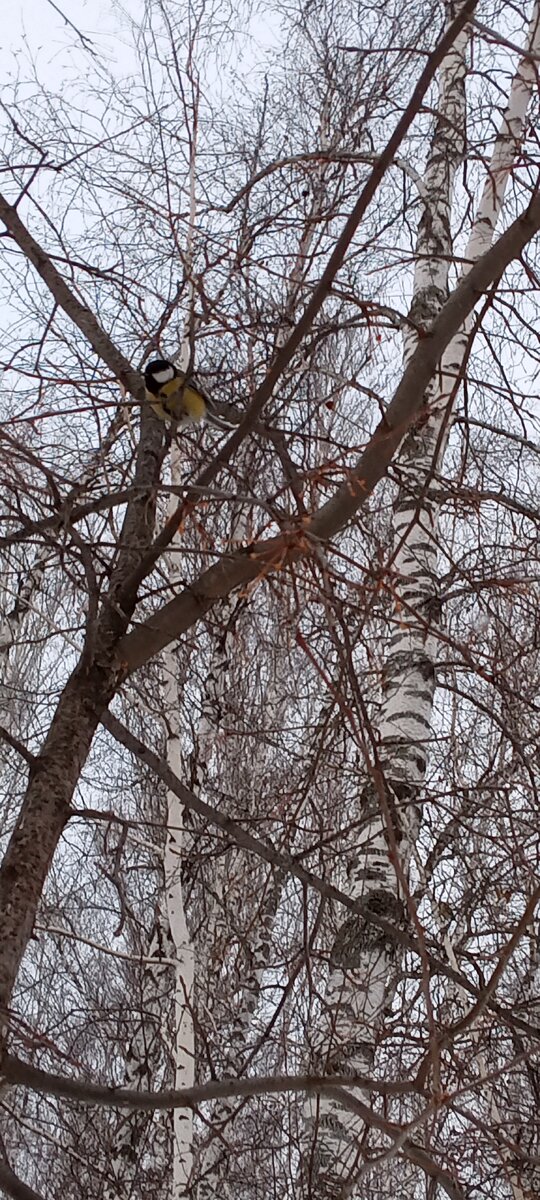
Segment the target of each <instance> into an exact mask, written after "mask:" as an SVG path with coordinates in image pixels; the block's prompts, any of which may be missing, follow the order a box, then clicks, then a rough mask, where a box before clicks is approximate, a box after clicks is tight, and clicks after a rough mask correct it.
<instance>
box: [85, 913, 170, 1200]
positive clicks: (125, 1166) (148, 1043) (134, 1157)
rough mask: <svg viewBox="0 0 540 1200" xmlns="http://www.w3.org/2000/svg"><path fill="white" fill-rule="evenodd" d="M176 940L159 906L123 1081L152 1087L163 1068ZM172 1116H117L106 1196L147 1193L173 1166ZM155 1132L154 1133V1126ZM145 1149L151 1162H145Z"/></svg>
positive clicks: (120, 1199) (118, 1199)
mask: <svg viewBox="0 0 540 1200" xmlns="http://www.w3.org/2000/svg"><path fill="white" fill-rule="evenodd" d="M173 953H174V946H173V945H172V943H171V939H170V934H169V928H168V919H167V917H166V915H165V914H164V913H163V911H162V909H161V907H158V910H157V912H156V919H155V923H154V930H153V933H152V936H151V939H150V943H149V948H148V957H149V959H151V961H150V962H147V963H146V964H145V966H144V969H143V970H142V978H141V1016H140V1019H139V1020H138V1021H137V1023H136V1026H135V1030H134V1033H133V1037H132V1038H131V1040H130V1041H129V1043H128V1045H127V1046H126V1049H125V1061H126V1070H125V1076H124V1080H123V1081H122V1082H123V1086H124V1087H128V1088H134V1089H138V1090H140V1089H144V1090H148V1089H153V1088H156V1087H157V1086H158V1085H159V1075H160V1072H161V1074H163V1038H162V1026H163V1013H164V1011H165V1012H166V1011H167V1009H168V1006H169V997H170V993H171V963H172V961H173ZM167 1124H168V1123H167V1121H166V1120H165V1121H164V1120H163V1119H159V1118H158V1119H157V1120H156V1119H155V1116H152V1115H150V1114H147V1113H146V1114H145V1113H137V1112H126V1113H123V1114H122V1115H119V1116H118V1119H117V1124H116V1129H115V1131H114V1135H113V1138H112V1141H111V1146H110V1150H109V1154H108V1171H109V1179H108V1181H107V1183H106V1184H105V1186H104V1190H103V1200H125V1198H126V1197H128V1196H133V1197H134V1196H137V1195H142V1192H143V1189H144V1187H145V1185H146V1186H147V1184H148V1179H149V1176H153V1177H154V1178H155V1179H157V1180H159V1181H160V1182H162V1181H163V1180H167V1178H168V1175H169V1172H170V1161H169V1159H170V1137H169V1131H168V1128H167ZM150 1126H151V1128H152V1132H151V1136H149V1127H150ZM143 1155H144V1158H145V1159H146V1160H147V1162H146V1163H145V1164H144V1165H143Z"/></svg>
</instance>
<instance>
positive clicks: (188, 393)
mask: <svg viewBox="0 0 540 1200" xmlns="http://www.w3.org/2000/svg"><path fill="white" fill-rule="evenodd" d="M157 402H158V403H159V404H160V407H161V408H163V411H164V415H165V417H168V418H169V419H170V418H172V419H173V420H175V421H180V420H181V419H182V417H185V416H188V417H190V418H191V420H192V421H202V419H203V417H204V415H205V413H206V403H205V400H204V396H203V395H202V393H201V392H199V391H198V390H197V388H196V387H194V386H193V384H191V383H182V382H181V381H180V380H179V379H171V381H170V383H164V384H163V387H162V388H160V390H159V395H158V397H157ZM156 408H157V405H156ZM160 415H161V414H160Z"/></svg>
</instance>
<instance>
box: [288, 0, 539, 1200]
mask: <svg viewBox="0 0 540 1200" xmlns="http://www.w3.org/2000/svg"><path fill="white" fill-rule="evenodd" d="M466 40H467V34H466V33H465V32H464V33H463V34H462V35H460V37H459V38H458V40H457V42H456V44H455V45H454V47H453V49H452V51H451V52H450V53H449V54H448V56H447V58H446V59H445V61H444V63H443V64H442V67H441V71H440V96H439V116H438V120H437V124H436V128H435V132H434V138H433V143H432V150H431V153H430V158H429V162H428V166H427V171H426V175H425V181H424V194H425V195H424V203H425V209H424V214H423V218H422V221H421V223H420V227H419V230H418V241H417V251H418V266H417V269H416V273H415V280H414V292H413V302H412V306H411V317H412V319H413V320H414V321H416V322H418V323H420V324H421V325H422V326H424V327H425V326H426V325H427V326H429V323H430V322H431V321H432V320H433V319H434V318H435V316H436V315H437V313H438V311H439V309H440V307H441V305H442V304H443V303H444V300H445V298H446V295H447V281H448V262H449V259H450V256H451V250H452V246H451V234H450V213H451V205H452V194H453V179H454V174H455V170H456V168H457V166H458V165H459V162H460V160H461V157H462V154H463V152H464V136H463V129H464V118H465V97H464V76H465V61H464V55H465V48H466ZM528 45H529V48H530V49H532V50H533V52H534V53H538V47H539V45H540V40H539V36H538V8H537V6H535V11H534V15H533V20H532V23H531V27H530V34H529V42H528ZM534 79H535V68H534V64H533V63H532V62H531V61H530V60H529V59H524V60H522V62H521V63H520V66H519V68H518V71H517V73H516V76H515V78H514V81H513V84H512V88H511V92H510V97H509V103H508V107H507V110H506V113H505V114H504V117H503V121H502V125H501V130H500V133H499V135H498V137H497V140H496V143H495V147H494V152H493V156H492V161H491V168H490V170H489V173H488V177H487V179H486V183H485V186H484V189H483V193H482V196H481V200H480V205H479V209H478V214H477V217H476V220H475V222H474V225H473V228H472V231H471V235H470V239H469V244H468V247H467V250H466V254H465V259H466V263H465V267H464V270H465V271H466V270H467V263H468V262H473V261H474V260H475V259H476V258H478V257H479V256H480V255H481V254H482V253H484V252H485V250H486V249H487V248H488V246H489V245H490V243H491V240H492V237H493V232H494V229H495V226H496V223H497V219H498V216H499V213H500V210H501V206H502V201H503V197H504V192H505V187H506V183H507V180H508V176H509V173H510V170H511V168H512V164H513V162H514V161H515V157H516V153H517V151H518V149H519V144H520V138H521V136H522V131H523V125H524V119H525V115H526V111H527V105H528V102H529V99H530V95H531V90H532V86H533V83H534ZM468 332H469V331H468V329H463V330H462V331H460V333H459V334H458V336H457V337H456V338H455V339H454V340H453V342H452V343H451V344H450V346H449V347H448V350H447V352H446V354H445V356H444V359H443V364H442V370H441V373H440V383H437V381H435V384H434V386H433V387H432V388H431V389H430V391H429V393H428V394H427V395H426V410H425V419H424V420H422V419H421V420H420V421H419V422H418V423H417V427H416V428H415V429H413V430H412V431H411V433H410V435H409V437H408V438H407V439H406V441H405V443H404V445H403V446H402V449H401V453H400V459H399V468H400V470H401V480H402V483H401V487H400V491H399V494H398V498H397V501H396V504H395V508H394V536H393V556H392V562H393V567H394V570H395V571H396V574H397V579H398V584H397V588H396V591H397V599H398V606H399V608H398V610H397V611H396V619H395V627H394V628H395V632H394V634H393V636H392V639H391V642H390V645H389V648H388V653H387V656H386V661H385V666H384V675H383V695H382V709H381V717H380V724H379V738H380V747H381V762H382V766H383V770H384V782H383V783H382V785H381V786H382V788H383V792H384V800H385V806H386V807H387V811H388V813H389V816H390V822H391V825H392V827H393V838H394V839H395V843H396V844H397V847H398V850H399V856H400V860H401V867H402V870H403V871H404V873H405V875H406V873H407V869H408V865H409V860H410V856H411V849H412V846H413V845H414V841H415V837H416V833H417V829H418V823H419V812H418V809H417V808H416V805H415V800H416V798H417V797H418V793H419V790H420V788H421V785H422V782H423V778H424V774H425V769H426V760H427V753H428V746H429V733H430V724H431V716H432V704H433V694H434V688H435V667H436V639H435V636H434V622H435V621H436V619H437V610H438V603H437V588H436V568H437V548H436V525H437V509H436V503H435V500H434V498H432V497H430V495H429V489H428V491H427V496H426V497H425V498H423V497H424V490H425V486H426V480H427V482H428V484H429V479H430V473H431V472H432V471H433V468H434V466H435V464H436V462H437V461H440V457H441V455H442V453H443V452H444V447H445V443H446V436H445V434H444V431H443V427H444V422H445V420H446V412H447V407H448V405H449V402H450V401H451V398H452V394H453V392H454V389H455V384H456V382H457V380H458V379H459V373H460V370H461V367H462V363H463V360H464V355H465V351H466V347H467V339H468ZM414 341H415V338H414V335H411V334H407V336H406V338H405V346H404V356H405V360H406V361H407V359H408V357H409V356H410V354H411V352H412V349H413V348H414ZM455 390H457V388H456V389H455ZM420 500H421V504H420ZM363 799H364V802H365V803H366V804H367V805H368V806H369V807H371V808H372V810H373V813H374V816H373V819H372V821H371V822H370V824H369V825H368V826H367V828H366V830H365V832H364V835H363V838H362V842H363V848H362V847H361V850H360V853H359V855H358V858H357V859H356V861H355V862H354V863H353V864H351V867H350V891H351V894H352V895H353V896H354V897H355V898H360V897H363V898H364V900H366V901H367V904H368V907H372V908H373V909H374V910H375V911H377V912H378V913H380V914H383V915H384V916H385V917H386V918H387V919H390V920H392V921H394V922H396V923H400V922H402V921H403V920H404V919H405V912H404V903H403V899H404V898H403V895H402V894H401V889H400V887H399V883H398V879H397V877H396V870H395V867H394V866H393V865H392V863H391V861H390V857H389V845H390V841H391V838H389V835H388V831H387V825H388V820H387V818H386V817H385V815H384V813H382V812H381V813H380V815H379V812H378V810H380V808H381V799H382V797H381V796H380V794H378V793H377V790H376V789H375V788H373V787H371V788H368V789H366V792H365V795H364V797H363ZM395 960H396V947H395V946H394V945H392V944H391V941H390V940H389V939H388V938H386V937H385V936H384V935H381V934H380V933H378V932H377V931H376V930H375V929H373V928H370V926H369V921H368V920H366V919H365V918H364V919H363V920H362V921H360V920H357V919H355V918H349V919H347V920H346V921H345V922H344V923H343V924H342V926H341V928H340V930H339V932H338V934H337V937H336V939H335V942H334V945H333V948H332V951H331V957H330V978H329V983H328V989H327V994H326V1000H325V1006H324V1012H323V1019H322V1022H321V1028H320V1031H319V1033H320V1036H319V1046H318V1062H317V1066H318V1067H319V1068H320V1069H322V1070H325V1071H332V1072H333V1071H336V1072H337V1071H350V1072H351V1073H354V1072H358V1073H369V1072H370V1070H371V1068H372V1064H373V1057H374V1051H375V1046H376V1041H377V1035H378V1032H379V1030H380V1028H381V1025H382V1022H383V1019H384V1011H385V1007H386V1005H387V1003H388V1001H389V999H390V996H391V991H392V973H393V968H394V964H395ZM307 1116H308V1129H309V1131H310V1132H311V1136H312V1139H313V1145H314V1148H313V1149H312V1151H311V1158H310V1155H309V1154H306V1164H305V1165H306V1171H305V1174H306V1177H307V1176H309V1175H310V1176H311V1179H312V1180H313V1178H315V1179H316V1185H315V1191H316V1194H317V1196H318V1197H332V1196H337V1195H340V1194H341V1192H342V1189H343V1185H344V1184H345V1183H347V1182H348V1181H350V1180H351V1178H352V1179H353V1178H354V1174H355V1170H356V1169H357V1167H358V1165H359V1163H360V1161H361V1146H360V1139H361V1136H362V1134H363V1132H364V1127H363V1124H362V1122H361V1121H360V1119H358V1118H356V1117H353V1116H351V1115H350V1114H348V1113H345V1112H344V1111H343V1110H342V1109H340V1107H339V1105H338V1104H337V1103H336V1102H335V1101H333V1100H329V1099H327V1098H321V1099H320V1100H319V1101H318V1103H317V1102H315V1101H313V1102H311V1103H309V1104H308V1106H307ZM306 1184H307V1191H308V1192H309V1187H310V1186H312V1184H311V1185H310V1183H309V1182H308V1179H307V1178H306ZM309 1194H311V1193H310V1192H309Z"/></svg>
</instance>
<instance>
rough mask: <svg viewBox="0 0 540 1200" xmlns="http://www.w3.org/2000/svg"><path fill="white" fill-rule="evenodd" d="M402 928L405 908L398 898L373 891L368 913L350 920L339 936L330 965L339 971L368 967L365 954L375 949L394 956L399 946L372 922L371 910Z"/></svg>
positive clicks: (345, 922) (388, 893)
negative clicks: (370, 917) (385, 951)
mask: <svg viewBox="0 0 540 1200" xmlns="http://www.w3.org/2000/svg"><path fill="white" fill-rule="evenodd" d="M370 910H371V912H373V914H374V915H378V916H382V917H384V918H385V919H386V920H387V921H392V923H393V924H395V925H397V926H398V927H401V926H402V925H403V923H404V912H403V905H402V903H401V901H400V900H398V898H397V896H394V895H393V893H392V892H388V891H386V890H385V889H382V888H381V889H379V890H375V889H374V890H373V891H372V892H370V894H369V896H367V898H366V911H365V912H364V913H362V915H361V916H358V917H356V916H351V917H347V918H346V920H345V921H344V922H343V924H342V926H341V929H340V930H339V932H338V933H337V935H336V938H335V940H334V944H333V946H332V949H331V951H330V965H331V966H332V967H333V968H334V969H336V968H337V969H338V970H340V971H344V972H345V971H354V970H355V969H358V968H359V967H363V966H365V965H366V963H365V955H366V954H368V953H370V952H371V951H373V950H388V951H389V952H390V953H391V954H395V953H396V950H397V945H398V943H397V942H396V941H395V940H394V939H393V938H392V937H391V936H390V934H387V933H384V932H383V931H382V930H381V929H379V928H378V927H377V926H376V925H372V924H371V923H370V920H369V911H370Z"/></svg>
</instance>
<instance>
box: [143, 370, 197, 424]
mask: <svg viewBox="0 0 540 1200" xmlns="http://www.w3.org/2000/svg"><path fill="white" fill-rule="evenodd" d="M144 386H145V388H146V395H147V398H148V400H149V402H150V404H151V405H152V408H153V410H154V412H155V413H157V416H158V417H161V420H162V421H182V422H183V423H184V424H188V423H190V422H192V421H193V422H195V423H198V422H199V421H202V420H203V419H204V417H205V416H206V415H207V411H208V405H207V400H206V396H204V395H203V393H202V392H201V390H200V388H199V387H198V385H197V384H196V383H195V382H194V381H193V379H192V378H190V377H188V376H186V375H185V373H184V371H180V370H179V368H178V367H175V365H174V363H172V362H167V360H166V359H165V358H153V359H152V362H149V363H147V365H146V367H145V370H144Z"/></svg>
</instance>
